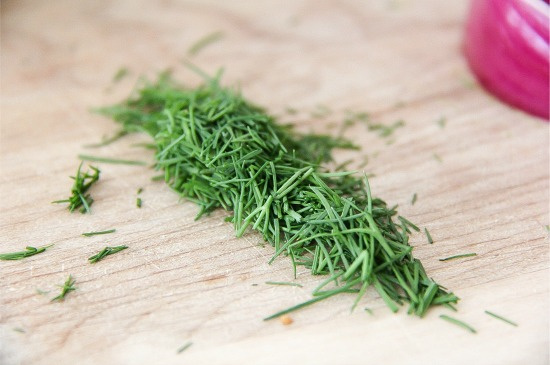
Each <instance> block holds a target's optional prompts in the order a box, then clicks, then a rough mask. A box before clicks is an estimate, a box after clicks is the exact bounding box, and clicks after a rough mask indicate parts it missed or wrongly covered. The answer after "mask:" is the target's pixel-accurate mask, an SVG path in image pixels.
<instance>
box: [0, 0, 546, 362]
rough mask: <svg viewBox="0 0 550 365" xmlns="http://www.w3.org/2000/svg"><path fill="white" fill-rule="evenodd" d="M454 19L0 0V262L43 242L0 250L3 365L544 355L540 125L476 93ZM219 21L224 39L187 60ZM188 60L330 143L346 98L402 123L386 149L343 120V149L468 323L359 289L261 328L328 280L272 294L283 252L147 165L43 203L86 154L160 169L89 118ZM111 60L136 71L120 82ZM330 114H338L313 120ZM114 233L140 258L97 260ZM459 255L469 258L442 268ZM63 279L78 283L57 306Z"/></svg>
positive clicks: (115, 169)
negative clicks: (413, 231)
mask: <svg viewBox="0 0 550 365" xmlns="http://www.w3.org/2000/svg"><path fill="white" fill-rule="evenodd" d="M466 11H467V2H464V1H457V2H441V1H436V0H422V1H406V0H392V1H390V0H388V1H382V0H380V1H368V2H361V1H313V0H311V1H232V2H222V1H161V2H153V1H145V0H139V1H133V0H123V1H117V2H111V1H89V2H85V1H79V2H75V1H68V0H61V1H55V2H53V1H2V11H1V27H2V28H1V37H2V39H1V41H2V43H1V47H2V50H1V71H2V72H1V87H2V91H1V100H0V103H1V104H0V106H1V113H2V114H1V130H0V133H1V134H0V200H1V201H2V209H1V211H0V227H1V234H0V237H1V238H0V252H9V251H13V250H19V249H21V248H23V247H24V246H25V245H43V244H50V243H53V244H55V246H54V247H52V248H51V249H50V250H48V251H47V252H46V253H44V254H41V255H37V256H34V257H31V258H28V259H26V260H24V261H18V262H0V363H1V364H7V365H14V364H75V363H78V364H98V363H103V364H152V363H162V364H187V363H188V364H281V363H283V364H284V363H301V364H335V363H336V364H339V363H345V364H365V363H380V364H395V363H406V364H428V363H429V364H436V363H442V362H444V363H446V364H465V363H471V364H518V363H525V364H547V363H548V349H549V337H548V336H549V331H548V328H549V327H548V321H549V317H548V313H549V311H548V309H549V297H548V295H549V290H548V289H549V288H548V285H549V284H548V273H549V270H548V267H549V265H548V247H549V246H548V231H547V230H546V228H545V225H547V224H548V223H549V217H548V202H549V186H548V178H549V171H548V169H549V158H548V146H549V135H548V124H546V123H543V122H541V121H540V120H538V119H535V118H532V117H530V116H527V115H526V114H524V113H522V112H519V111H517V110H512V109H510V108H508V107H507V106H505V105H503V104H501V103H499V102H498V101H496V100H495V99H494V98H492V97H491V96H489V95H488V94H486V93H485V92H484V91H483V90H482V89H481V88H480V87H479V86H478V85H477V84H476V83H475V81H474V79H473V77H472V76H471V74H470V73H469V71H468V69H467V67H466V65H465V62H464V59H463V57H462V55H461V52H460V46H461V38H462V27H463V21H464V17H465V14H466ZM213 31H221V32H223V34H224V37H223V38H222V39H221V40H220V41H218V42H216V43H213V44H211V45H209V46H208V47H206V48H204V49H203V50H202V51H201V52H200V53H199V54H197V55H196V56H195V57H193V58H189V56H188V55H187V50H188V49H189V47H190V46H191V45H192V44H193V43H194V42H195V41H196V40H197V39H199V38H201V37H202V36H204V35H206V34H209V33H211V32H213ZM183 59H188V60H191V61H193V62H194V63H196V64H198V65H199V66H201V67H202V68H204V69H205V70H206V71H207V72H211V73H213V72H215V71H216V70H217V69H218V68H220V67H223V68H225V77H224V80H225V81H224V82H225V83H226V84H227V85H239V87H240V88H241V90H242V92H243V94H244V95H245V96H247V97H248V98H250V99H252V100H254V101H255V102H256V103H258V104H260V105H264V106H265V107H266V108H267V109H268V110H269V111H270V112H272V113H274V114H277V115H281V116H282V119H283V120H284V121H291V120H292V121H295V122H296V124H297V126H298V128H300V129H301V130H306V131H307V130H314V131H318V132H329V133H337V131H338V130H339V129H340V127H341V123H342V120H343V117H344V114H345V110H346V109H352V110H356V111H359V110H360V111H367V112H369V113H370V114H371V116H372V117H373V118H374V120H376V121H379V122H381V123H391V122H393V121H395V120H397V119H403V120H405V122H406V125H405V127H403V128H401V129H399V130H397V131H396V133H395V136H394V138H393V140H392V141H393V143H391V144H387V140H385V139H381V138H380V137H378V136H377V135H376V134H374V133H372V132H369V131H367V130H366V128H365V126H364V125H361V124H358V125H355V126H352V127H351V128H350V129H348V130H346V131H345V135H346V136H348V137H350V138H352V139H353V140H355V141H356V142H357V143H359V144H360V145H361V146H362V151H360V152H353V153H351V152H342V153H340V154H338V156H337V157H338V160H339V161H344V160H346V159H348V158H352V159H354V161H355V162H354V163H355V165H358V164H359V163H360V162H361V161H362V159H363V157H362V156H363V155H365V154H366V155H368V156H369V157H370V161H369V164H368V165H367V168H366V169H367V171H368V172H370V173H373V174H375V175H376V176H375V177H374V178H373V179H372V181H371V184H372V189H373V191H374V192H375V195H378V196H380V197H383V198H384V199H385V200H387V201H388V202H389V203H390V204H399V206H400V208H399V209H400V213H401V214H403V215H405V216H407V217H409V218H410V219H411V220H413V221H415V222H417V223H418V224H419V225H421V226H423V227H427V228H428V229H429V230H430V232H431V234H432V236H433V238H434V241H435V243H434V244H433V245H429V244H427V243H426V239H425V237H424V236H423V235H421V234H417V235H415V236H413V240H412V242H413V244H414V245H415V253H416V256H417V257H419V258H420V259H421V260H422V261H423V263H424V265H425V267H426V269H427V271H428V273H429V275H430V276H432V277H433V278H435V279H436V280H438V281H439V282H441V283H443V284H444V285H445V286H447V287H448V288H451V289H452V290H453V291H455V293H457V294H458V295H459V296H460V297H461V298H462V300H461V302H460V304H459V306H458V307H459V312H458V313H456V314H454V315H455V316H456V317H457V318H460V319H463V320H465V321H467V322H468V323H470V324H471V325H473V326H474V327H475V328H476V329H477V330H478V334H477V335H471V334H469V333H467V332H466V331H463V330H461V329H460V328H458V327H456V328H455V327H454V326H452V325H450V324H448V323H446V322H444V321H442V320H440V319H439V318H438V316H439V314H441V313H446V312H447V311H445V310H443V309H436V310H432V311H431V312H430V313H429V314H428V316H427V317H426V318H425V319H423V320H420V319H418V318H413V317H410V316H407V315H406V314H405V313H404V312H405V310H404V309H402V310H401V311H400V313H398V314H395V315H394V314H392V313H391V312H389V311H388V310H387V309H386V308H385V306H384V304H383V302H382V301H381V300H380V299H379V298H378V296H377V295H376V294H375V293H374V292H372V291H369V292H368V293H367V295H366V297H365V298H364V299H363V301H362V302H361V305H360V307H359V308H361V310H357V311H356V312H354V313H352V314H350V313H349V309H350V306H351V304H352V302H353V299H354V298H353V297H352V296H349V297H347V296H339V297H335V298H331V299H329V300H327V301H325V302H322V303H319V304H317V305H315V306H313V307H311V308H309V309H307V310H303V311H300V312H297V313H295V314H292V318H293V319H294V323H293V324H292V325H289V326H283V325H282V324H280V323H279V322H277V321H272V322H263V321H262V320H261V319H262V318H263V317H265V316H266V315H269V314H272V313H273V312H274V311H277V310H279V309H282V308H285V307H287V306H290V305H294V304H296V303H298V302H300V301H303V300H307V299H308V298H309V297H310V293H311V289H312V288H313V287H315V286H316V284H317V283H318V282H319V280H320V278H319V277H312V276H311V275H310V274H309V273H308V272H306V271H304V270H300V272H299V275H298V279H297V281H298V282H300V283H302V284H303V285H304V288H297V287H274V286H269V285H265V284H264V283H265V281H269V280H273V281H286V280H291V279H292V270H291V266H290V263H289V262H287V261H286V260H285V259H280V260H277V261H275V263H273V264H272V265H268V264H267V261H268V259H269V258H270V257H271V255H272V254H273V250H272V248H271V247H269V246H264V245H263V243H262V242H261V239H260V238H259V237H257V236H256V235H254V234H248V235H247V236H246V237H244V238H242V239H236V238H235V237H234V233H233V230H232V227H231V226H230V225H229V224H228V223H224V221H223V218H224V217H225V213H223V212H215V213H214V214H212V215H211V216H209V217H206V218H203V219H201V220H200V221H194V216H195V214H196V213H197V208H196V207H195V206H194V205H193V204H191V203H188V202H180V201H179V199H178V197H177V196H176V195H175V194H174V193H173V192H171V191H170V190H169V189H168V188H167V187H165V186H164V185H163V184H162V183H155V182H151V180H150V178H151V177H152V176H154V175H155V172H154V171H152V170H150V169H148V168H143V167H133V166H113V165H107V164H102V165H101V169H102V178H101V180H100V182H99V183H98V185H97V186H95V187H94V189H93V190H92V194H93V196H94V198H95V200H96V202H95V203H94V205H93V214H91V215H80V214H69V213H68V212H67V211H66V210H65V209H64V208H63V207H61V206H57V205H52V204H50V202H51V201H52V200H55V199H60V198H63V197H65V196H66V195H67V193H68V191H69V189H70V185H71V182H70V180H69V179H68V177H67V176H69V175H71V174H73V173H74V171H75V169H76V166H77V164H78V161H77V159H76V155H77V154H78V153H81V152H88V153H94V154H100V155H104V156H111V157H119V158H128V159H142V160H145V161H152V156H151V155H150V153H148V152H147V151H144V150H143V149H140V148H136V147H133V146H132V145H133V144H134V143H137V142H143V141H147V139H146V137H145V136H137V135H136V136H129V137H127V138H126V139H124V140H122V141H120V142H118V143H116V144H113V145H110V146H108V147H104V148H102V149H98V150H94V151H88V150H86V149H85V148H83V147H82V146H83V145H85V144H87V143H91V142H95V141H98V140H100V138H101V136H103V135H110V134H112V133H113V132H114V131H115V130H116V127H115V126H114V124H113V123H112V122H111V121H109V120H106V119H103V118H101V117H99V116H96V115H94V114H92V113H90V112H89V110H90V108H91V107H95V106H102V105H106V104H109V103H113V102H115V101H117V100H120V99H121V98H122V97H124V96H126V95H127V94H128V93H129V92H130V91H131V89H132V87H133V85H134V84H135V80H136V79H137V77H138V76H139V75H148V76H154V75H155V74H156V73H157V72H158V71H160V70H163V69H165V68H172V69H173V70H174V73H175V76H176V77H177V78H178V79H181V80H187V82H188V83H189V84H191V85H193V84H197V83H198V82H199V79H198V77H197V76H196V75H193V74H192V73H191V72H190V71H189V70H187V69H186V68H185V67H183V66H182V65H181V61H182V60H183ZM120 67H127V68H128V69H129V70H130V75H129V76H128V77H126V78H124V79H123V80H122V81H120V82H119V83H113V82H112V77H113V75H114V74H115V73H116V71H117V70H118V69H119V68H120ZM320 104H321V105H326V106H329V107H330V108H331V109H332V110H333V111H334V113H333V114H332V115H330V116H328V117H326V118H313V117H311V115H310V112H311V111H312V110H314V109H315V107H316V105H320ZM287 106H292V107H294V108H296V109H298V110H300V111H301V112H300V113H299V114H298V115H296V116H289V115H285V113H284V110H285V108H286V107H287ZM441 117H445V118H446V121H447V124H446V126H445V128H441V127H440V126H439V125H438V124H437V120H438V119H440V118H441ZM335 124H336V126H335ZM434 154H435V155H437V156H439V157H440V159H441V161H438V160H437V159H436V158H434ZM139 187H144V192H143V193H142V198H143V202H144V203H143V208H142V209H137V208H136V207H135V199H136V190H137V189H138V188H139ZM413 193H417V195H418V201H417V203H416V204H415V205H414V206H411V204H410V199H411V197H412V195H413ZM109 228H116V229H117V232H116V234H112V235H109V236H96V237H89V238H87V237H82V236H80V234H81V233H82V232H87V231H92V230H102V229H109ZM106 244H109V245H121V244H125V245H128V246H130V248H129V249H128V250H125V251H123V252H120V253H118V254H117V255H114V256H110V257H109V258H107V259H105V260H104V261H102V262H100V263H98V264H96V265H89V264H88V263H87V260H86V258H87V257H89V256H90V255H92V254H94V253H96V252H97V251H99V250H100V249H101V248H102V247H104V246H105V245H106ZM465 252H476V253H477V254H478V256H477V257H474V258H468V259H463V260H454V261H448V262H440V261H438V259H439V258H442V257H446V256H450V255H453V254H459V253H465ZM69 274H72V275H73V276H74V277H75V278H76V280H77V286H78V290H77V291H76V292H74V293H71V294H70V295H69V296H68V298H67V300H66V301H65V302H64V303H50V302H49V299H50V298H51V297H53V296H55V293H56V290H58V288H57V287H56V285H57V284H61V283H62V282H63V281H64V280H65V278H66V277H67V276H68V275H69ZM253 284H258V285H257V286H253ZM36 289H40V290H44V291H49V293H48V294H47V295H46V296H42V295H39V294H37V293H36ZM364 307H369V308H371V309H372V310H373V313H374V315H372V316H371V315H369V314H367V313H365V312H363V310H362V308H364ZM486 309H487V310H490V311H494V312H496V313H498V314H502V315H504V316H506V317H509V318H510V319H512V320H514V321H516V322H517V323H519V327H517V328H514V327H512V326H508V325H507V324H505V323H501V322H500V321H497V320H495V319H493V318H491V317H489V316H487V315H486V314H484V310H486ZM14 329H16V330H14ZM21 331H22V332H21ZM187 341H192V342H193V345H192V346H191V347H190V348H189V349H187V350H186V351H185V352H183V353H181V354H177V349H178V348H179V347H180V346H182V345H183V344H185V343H186V342H187Z"/></svg>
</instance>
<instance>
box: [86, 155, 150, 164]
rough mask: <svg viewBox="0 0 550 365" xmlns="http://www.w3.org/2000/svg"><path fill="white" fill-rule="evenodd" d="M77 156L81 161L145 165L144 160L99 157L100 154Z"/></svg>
mask: <svg viewBox="0 0 550 365" xmlns="http://www.w3.org/2000/svg"><path fill="white" fill-rule="evenodd" d="M78 158H79V159H81V160H82V161H90V162H103V163H110V164H115V165H138V166H145V165H147V163H146V162H144V161H135V160H121V159H116V158H108V157H100V156H90V155H78Z"/></svg>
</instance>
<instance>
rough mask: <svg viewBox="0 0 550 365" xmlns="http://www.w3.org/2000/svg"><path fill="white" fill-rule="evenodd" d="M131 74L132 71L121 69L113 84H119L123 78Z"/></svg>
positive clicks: (114, 77)
mask: <svg viewBox="0 0 550 365" xmlns="http://www.w3.org/2000/svg"><path fill="white" fill-rule="evenodd" d="M129 73H130V70H128V68H126V67H121V68H119V69H118V70H117V72H116V73H115V74H114V76H113V83H115V82H119V81H120V80H122V79H123V78H125V77H126V76H127V75H128V74H129Z"/></svg>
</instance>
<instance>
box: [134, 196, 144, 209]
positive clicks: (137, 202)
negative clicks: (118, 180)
mask: <svg viewBox="0 0 550 365" xmlns="http://www.w3.org/2000/svg"><path fill="white" fill-rule="evenodd" d="M142 203H143V202H142V200H141V198H137V199H136V207H138V208H141V204H142Z"/></svg>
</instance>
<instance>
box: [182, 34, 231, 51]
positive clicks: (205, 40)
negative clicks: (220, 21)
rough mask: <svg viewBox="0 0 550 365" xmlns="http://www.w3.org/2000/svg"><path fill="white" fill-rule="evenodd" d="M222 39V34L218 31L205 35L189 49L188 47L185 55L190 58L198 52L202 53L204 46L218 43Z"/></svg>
mask: <svg viewBox="0 0 550 365" xmlns="http://www.w3.org/2000/svg"><path fill="white" fill-rule="evenodd" d="M222 38H223V32H220V31H218V32H213V33H210V34H207V35H206V36H204V37H202V38H200V39H199V40H198V41H196V42H195V43H194V44H193V45H192V46H191V47H189V49H188V50H187V54H188V55H190V56H195V55H197V54H198V53H199V52H200V51H202V50H203V49H204V48H205V47H206V46H208V45H210V44H212V43H214V42H216V41H219V40H220V39H222Z"/></svg>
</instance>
